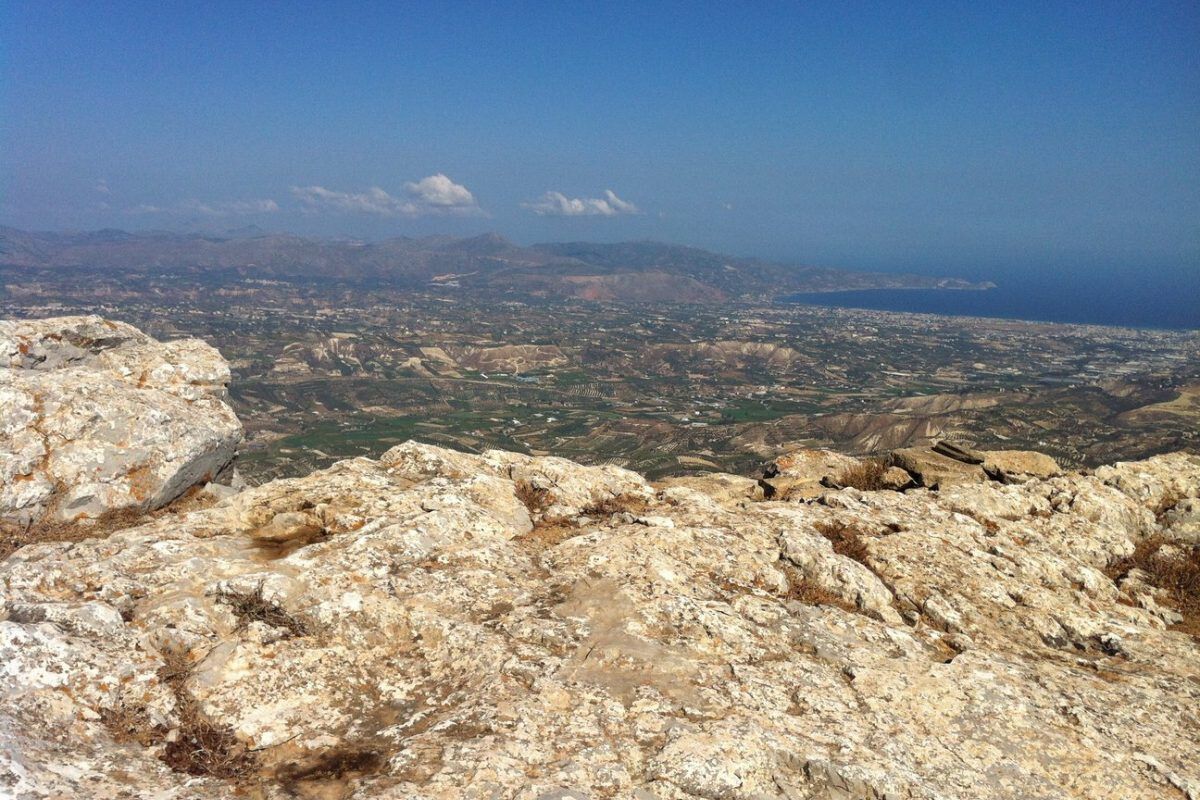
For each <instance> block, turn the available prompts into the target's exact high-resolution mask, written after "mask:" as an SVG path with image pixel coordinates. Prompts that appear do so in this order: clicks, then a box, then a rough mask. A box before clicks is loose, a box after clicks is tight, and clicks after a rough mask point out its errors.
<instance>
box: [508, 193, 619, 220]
mask: <svg viewBox="0 0 1200 800" xmlns="http://www.w3.org/2000/svg"><path fill="white" fill-rule="evenodd" d="M521 207H522V208H527V209H529V210H530V211H532V212H533V213H535V214H538V215H540V216H544V217H545V216H556V217H588V216H592V217H615V216H617V215H618V214H637V213H639V212H638V207H637V206H635V205H634V204H633V203H630V202H628V201H626V200H622V199H621V198H619V197H617V195H616V193H615V192H613V190H612V189H605V190H604V197H567V196H566V195H565V194H563V193H562V192H546V193H545V194H544V195H542V196H541V197H539V198H538V199H537V200H535V201H533V202H531V203H522V204H521Z"/></svg>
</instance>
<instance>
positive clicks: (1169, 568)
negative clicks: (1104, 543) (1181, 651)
mask: <svg viewBox="0 0 1200 800" xmlns="http://www.w3.org/2000/svg"><path fill="white" fill-rule="evenodd" d="M1166 544H1168V542H1167V540H1166V539H1165V538H1163V537H1162V536H1157V535H1156V536H1150V537H1147V538H1145V539H1143V540H1142V541H1140V542H1138V544H1137V546H1136V547H1135V548H1134V551H1133V553H1132V554H1130V555H1128V556H1125V557H1124V558H1119V559H1117V560H1115V561H1113V562H1112V563H1110V564H1109V565H1108V567H1106V568H1105V570H1104V574H1106V575H1107V576H1108V577H1109V578H1111V579H1112V580H1113V582H1120V580H1121V579H1122V578H1124V577H1125V576H1126V575H1128V574H1129V572H1130V571H1131V570H1134V569H1139V570H1141V571H1142V572H1144V573H1146V575H1148V576H1149V581H1150V583H1151V584H1152V585H1154V586H1155V587H1157V588H1159V589H1161V590H1163V591H1164V592H1165V593H1166V594H1167V596H1168V597H1169V598H1170V602H1171V604H1172V605H1173V606H1174V607H1175V610H1176V611H1178V612H1179V613H1180V614H1182V615H1183V616H1184V622H1183V623H1182V624H1181V625H1180V626H1179V627H1180V628H1182V629H1184V630H1186V631H1187V632H1189V633H1191V634H1192V635H1200V546H1195V545H1193V546H1191V547H1182V548H1181V549H1182V550H1183V553H1182V554H1180V555H1173V554H1165V553H1163V552H1162V549H1163V546H1164V545H1166ZM1177 546H1178V545H1177Z"/></svg>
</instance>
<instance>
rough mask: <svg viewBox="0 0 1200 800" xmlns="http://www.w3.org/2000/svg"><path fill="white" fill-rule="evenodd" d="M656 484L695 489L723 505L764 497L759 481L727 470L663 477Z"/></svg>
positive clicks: (665, 487) (658, 486)
mask: <svg viewBox="0 0 1200 800" xmlns="http://www.w3.org/2000/svg"><path fill="white" fill-rule="evenodd" d="M654 486H655V487H656V488H658V489H670V488H674V487H684V488H687V489H694V490H696V491H698V492H700V493H702V494H705V495H707V496H708V497H711V498H712V499H713V500H716V501H717V502H719V503H721V504H722V505H734V506H739V505H742V504H744V503H747V502H750V501H753V500H762V499H763V488H762V486H761V485H760V484H759V482H758V481H756V480H754V479H753V478H746V477H743V476H741V475H730V474H729V473H725V472H710V473H707V474H705V475H687V476H682V477H674V478H663V479H661V480H659V481H656V482H655V483H654Z"/></svg>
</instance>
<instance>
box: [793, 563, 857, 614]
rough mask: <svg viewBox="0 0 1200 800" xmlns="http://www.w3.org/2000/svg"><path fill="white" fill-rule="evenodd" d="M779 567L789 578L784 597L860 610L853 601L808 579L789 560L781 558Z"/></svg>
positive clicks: (807, 603)
mask: <svg viewBox="0 0 1200 800" xmlns="http://www.w3.org/2000/svg"><path fill="white" fill-rule="evenodd" d="M779 569H780V570H781V571H782V572H783V574H784V577H786V578H787V582H788V589H787V594H786V595H784V597H786V598H787V599H788V600H795V601H796V602H798V603H804V604H805V605H807V606H834V607H835V608H840V609H842V610H844V611H855V612H856V611H858V608H857V607H856V606H855V605H854V604H853V603H851V602H849V601H847V600H845V599H844V598H842V597H841V596H839V595H836V594H834V593H833V592H831V591H829V590H828V589H823V588H821V587H820V586H818V585H816V584H815V583H813V582H812V581H810V580H808V579H807V578H805V577H804V575H802V574H801V573H800V570H798V569H796V567H795V566H793V565H792V564H789V563H788V562H787V561H784V560H782V559H780V561H779Z"/></svg>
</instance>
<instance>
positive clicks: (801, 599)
mask: <svg viewBox="0 0 1200 800" xmlns="http://www.w3.org/2000/svg"><path fill="white" fill-rule="evenodd" d="M718 485H719V486H724V487H725V488H727V489H729V490H731V491H733V492H735V493H736V491H737V490H738V488H739V487H737V486H736V482H733V483H731V482H729V481H719V482H718ZM742 488H746V489H747V490H748V489H749V487H748V486H746V487H742ZM705 489H706V487H705V486H704V485H703V484H699V483H696V484H693V485H691V486H688V485H673V486H666V487H663V488H661V489H659V490H655V489H653V488H652V487H651V486H649V485H648V484H647V483H646V482H645V481H644V480H643V479H642V478H641V477H639V476H638V475H635V474H633V473H631V472H627V471H624V470H620V469H617V468H613V467H583V466H580V465H577V464H573V463H572V462H569V461H565V460H562V459H555V458H531V457H527V456H521V455H515V454H511V453H500V452H489V453H485V454H483V455H482V456H477V455H467V454H463V453H457V452H453V451H449V450H443V449H440V448H435V447H430V446H425V445H419V444H415V443H408V444H404V445H401V446H399V447H396V448H393V449H392V450H390V451H388V452H387V453H386V454H385V455H384V456H383V457H381V458H380V459H379V460H377V461H372V460H368V459H361V458H360V459H352V460H349V461H343V462H341V463H339V464H337V465H335V466H333V467H331V468H329V469H327V470H324V471H321V472H317V473H314V474H312V475H309V476H308V477H305V478H298V479H290V480H282V481H275V482H272V483H269V484H266V485H263V486H260V487H257V488H253V489H248V490H246V491H243V492H241V493H240V494H237V495H235V496H233V497H230V498H228V499H226V500H224V501H223V502H222V503H220V504H218V505H216V506H214V507H211V508H206V509H203V510H199V511H195V512H192V513H189V514H185V515H179V516H175V517H173V518H171V519H158V520H152V521H150V522H148V523H146V524H143V525H140V526H137V527H133V528H130V529H127V530H123V531H120V532H118V533H116V534H113V535H112V536H110V537H109V538H106V539H93V540H88V541H83V542H76V543H63V542H55V543H42V544H37V545H32V546H29V547H26V548H24V549H22V550H20V551H18V552H17V553H15V554H14V555H13V556H11V557H10V558H9V559H8V560H7V561H6V562H4V563H3V564H2V565H0V587H2V592H3V597H4V604H5V605H4V621H2V622H0V664H3V665H4V667H3V668H2V669H0V685H2V689H0V691H3V694H4V697H5V702H4V704H3V705H2V706H0V740H2V742H0V787H2V788H3V790H4V791H6V792H8V793H10V794H12V795H14V796H16V797H19V798H50V797H92V798H116V797H129V796H138V797H142V796H154V797H162V798H223V797H228V796H230V795H231V794H233V793H234V792H235V791H240V792H243V793H244V794H245V796H259V797H266V798H280V799H282V798H286V797H308V798H318V797H320V798H324V797H339V798H459V797H489V798H490V797H500V798H539V799H548V798H599V797H630V798H663V799H664V800H685V799H686V798H732V799H738V800H750V799H751V798H756V799H757V798H780V799H781V800H792V799H793V798H814V799H815V798H835V797H836V798H864V799H865V798H875V799H878V798H885V797H886V798H999V797H1004V798H1028V797H1037V798H1095V797H1108V798H1130V799H1134V800H1136V799H1137V798H1161V797H1171V796H1179V797H1189V798H1195V797H1197V796H1200V747H1198V746H1197V721H1196V718H1195V709H1196V708H1197V707H1200V646H1198V645H1197V641H1196V640H1195V639H1194V638H1192V637H1191V636H1189V635H1187V634H1186V633H1185V632H1181V631H1177V630H1172V629H1170V628H1169V627H1168V626H1169V625H1171V624H1175V623H1177V622H1179V621H1180V619H1181V615H1180V614H1179V613H1177V612H1178V598H1175V597H1173V596H1171V595H1170V593H1169V592H1167V591H1165V590H1162V589H1159V588H1156V587H1155V585H1154V581H1153V576H1151V575H1148V574H1144V575H1137V574H1135V573H1138V570H1137V569H1134V568H1132V567H1130V568H1128V569H1125V568H1123V569H1122V571H1120V572H1116V571H1113V570H1112V568H1111V565H1113V564H1114V563H1119V562H1121V560H1122V559H1129V558H1131V557H1132V555H1133V554H1134V552H1135V549H1137V548H1138V545H1139V544H1141V543H1144V542H1146V541H1148V540H1150V539H1155V540H1158V541H1163V542H1166V543H1168V544H1167V545H1164V546H1170V547H1174V548H1176V550H1178V547H1179V545H1180V544H1182V542H1181V540H1178V539H1177V538H1176V528H1175V527H1174V524H1175V523H1174V522H1172V520H1173V519H1175V517H1173V516H1172V515H1173V514H1175V513H1176V511H1177V510H1178V511H1179V513H1180V516H1179V519H1185V518H1188V514H1189V513H1190V512H1188V511H1186V509H1188V508H1193V506H1190V505H1188V504H1189V503H1190V502H1192V500H1193V499H1194V498H1196V497H1197V496H1198V495H1200V458H1198V457H1196V456H1185V455H1173V456H1163V457H1159V458H1155V459H1151V460H1149V461H1145V462H1139V463H1133V464H1120V465H1115V466H1113V467H1110V468H1106V469H1105V470H1102V471H1098V472H1097V474H1096V475H1094V476H1085V475H1066V476H1059V477H1054V478H1051V479H1047V480H1031V481H1028V482H1026V483H1023V484H1019V485H1017V484H1014V485H1005V484H1001V483H998V482H987V483H983V484H965V485H957V486H947V487H945V488H943V489H942V490H941V491H940V492H932V491H929V490H926V489H916V490H912V491H908V492H903V493H901V492H894V491H879V492H863V491H858V490H855V489H843V490H837V491H833V490H827V491H826V492H825V493H824V494H822V495H821V496H820V497H818V498H817V499H816V500H815V501H807V502H806V501H792V502H754V501H752V500H751V499H750V498H744V499H741V500H738V501H736V502H735V501H734V497H733V496H732V495H731V494H730V492H728V491H722V492H718V495H717V498H714V497H713V496H710V495H709V494H708V493H707V492H706V490H705ZM1167 504H1170V507H1169V508H1167V507H1166V505H1167ZM1172 552H1175V551H1172ZM1179 552H1182V551H1179ZM1106 570H1108V572H1106Z"/></svg>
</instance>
